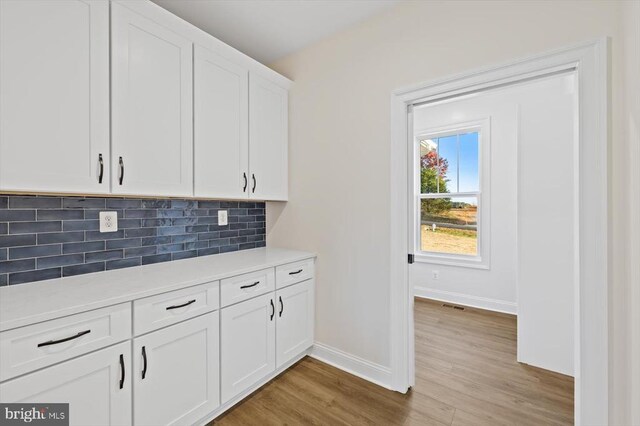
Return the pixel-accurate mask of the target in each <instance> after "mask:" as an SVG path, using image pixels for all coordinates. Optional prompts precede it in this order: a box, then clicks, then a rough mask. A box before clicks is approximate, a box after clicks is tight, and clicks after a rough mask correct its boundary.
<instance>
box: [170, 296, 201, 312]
mask: <svg viewBox="0 0 640 426" xmlns="http://www.w3.org/2000/svg"><path fill="white" fill-rule="evenodd" d="M195 302H196V299H191V300H189V301H188V302H186V303H183V304H182V305H173V306H167V308H166V309H167V311H168V310H170V309H178V308H184V307H185V306H189V305H190V304H192V303H195Z"/></svg>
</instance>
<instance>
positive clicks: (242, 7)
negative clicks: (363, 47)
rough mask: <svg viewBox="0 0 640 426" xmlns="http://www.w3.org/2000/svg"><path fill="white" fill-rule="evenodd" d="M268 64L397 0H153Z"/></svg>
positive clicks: (379, 10)
mask: <svg viewBox="0 0 640 426" xmlns="http://www.w3.org/2000/svg"><path fill="white" fill-rule="evenodd" d="M153 1H154V2H155V3H157V4H158V5H160V6H162V7H163V8H165V9H167V10H169V11H170V12H172V13H174V14H175V15H177V16H179V17H181V18H182V19H184V20H186V21H188V22H190V23H192V24H193V25H195V26H196V27H199V28H200V29H202V30H204V31H206V32H208V33H209V34H211V35H213V36H215V37H216V38H218V39H220V40H222V41H224V42H225V43H227V44H229V45H231V46H233V47H235V48H236V49H238V50H240V51H241V52H244V53H246V54H247V55H249V56H251V57H252V58H254V59H257V60H258V61H260V62H262V63H265V64H269V63H271V62H273V61H275V60H277V59H280V58H282V57H284V56H287V55H288V54H290V53H293V52H295V51H297V50H299V49H301V48H303V47H305V46H307V45H309V44H311V43H314V42H316V41H319V40H321V39H323V38H325V37H327V36H329V35H331V34H334V33H336V32H338V31H340V30H342V29H344V28H347V27H349V26H351V25H353V24H355V23H358V22H360V21H363V20H365V19H366V18H368V17H370V16H373V15H375V14H376V13H378V12H381V11H383V10H384V9H386V8H388V7H390V6H393V5H395V4H397V3H398V2H399V0H153Z"/></svg>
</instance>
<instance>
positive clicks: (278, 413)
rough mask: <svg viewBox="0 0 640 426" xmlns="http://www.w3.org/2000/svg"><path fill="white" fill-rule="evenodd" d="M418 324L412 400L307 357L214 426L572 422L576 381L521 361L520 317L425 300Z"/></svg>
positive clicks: (418, 305) (418, 307)
mask: <svg viewBox="0 0 640 426" xmlns="http://www.w3.org/2000/svg"><path fill="white" fill-rule="evenodd" d="M415 321H416V376H417V377H416V386H415V387H414V388H413V389H411V391H410V392H409V393H408V394H406V395H402V394H400V393H397V392H392V391H389V390H386V389H384V388H381V387H379V386H376V385H373V384H371V383H369V382H367V381H365V380H362V379H360V378H358V377H354V376H352V375H350V374H347V373H345V372H343V371H341V370H338V369H336V368H333V367H331V366H329V365H326V364H324V363H322V362H319V361H317V360H314V359H311V358H305V359H303V360H302V361H301V362H299V363H298V364H296V365H294V366H293V367H291V368H290V369H288V370H287V371H286V372H284V373H283V374H282V375H280V376H279V377H278V378H276V379H275V380H273V381H272V382H270V383H268V384H266V385H265V386H263V387H262V388H260V389H259V390H258V391H256V392H255V393H253V394H252V395H251V396H250V397H248V398H247V399H246V400H245V401H243V402H242V403H240V404H239V405H237V406H236V407H235V408H233V409H232V410H230V411H229V412H227V413H226V414H224V415H223V416H222V417H220V418H219V419H216V420H215V424H216V425H217V424H220V425H285V424H286V425H306V424H316V425H361V424H371V425H457V426H459V425H536V426H538V425H569V424H573V378H571V377H567V376H563V375H561V374H557V373H552V372H549V371H546V370H541V369H539V368H535V367H530V366H527V365H522V364H518V363H517V362H516V319H515V317H514V316H511V315H503V314H495V313H491V312H487V311H482V310H476V309H470V308H466V309H465V310H464V311H461V310H457V309H453V308H446V307H442V303H440V302H433V301H425V300H419V299H417V300H416V310H415Z"/></svg>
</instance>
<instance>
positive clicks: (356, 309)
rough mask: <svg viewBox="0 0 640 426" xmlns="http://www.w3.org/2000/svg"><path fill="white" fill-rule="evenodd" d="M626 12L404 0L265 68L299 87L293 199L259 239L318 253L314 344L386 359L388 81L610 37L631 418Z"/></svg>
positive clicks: (611, 6) (617, 317) (617, 392)
mask: <svg viewBox="0 0 640 426" xmlns="http://www.w3.org/2000/svg"><path fill="white" fill-rule="evenodd" d="M635 9H637V6H636V5H634V4H631V3H628V4H623V3H622V2H615V1H576V2H572V1H554V2H547V1H539V2H531V1H509V2H504V1H498V2H487V1H470V2H447V1H442V2H440V1H430V2H426V1H425V2H408V3H403V4H401V5H399V6H397V7H395V8H393V9H391V10H389V11H387V12H385V13H383V14H381V15H378V16H376V17H374V18H372V19H370V20H368V21H366V22H363V23H361V24H359V25H357V26H354V27H352V28H350V29H348V30H346V31H344V32H342V33H339V34H337V35H335V36H333V37H331V38H328V39H326V40H324V41H322V42H319V43H317V44H315V45H313V46H310V47H308V48H306V49H304V50H302V51H300V52H298V53H296V54H294V55H291V56H289V57H287V58H285V59H283V60H280V61H278V62H277V63H275V64H272V67H273V68H274V69H276V70H277V71H279V72H281V73H283V74H285V75H286V76H288V77H290V78H291V79H293V80H294V81H295V84H294V86H293V90H292V92H291V97H290V184H289V185H290V201H289V202H288V203H287V204H279V203H269V204H268V214H267V218H268V224H267V226H268V230H267V232H268V243H269V244H270V245H275V246H286V247H294V248H300V249H306V250H312V251H315V252H317V253H318V256H319V257H318V267H317V277H318V283H317V314H316V319H317V326H316V339H317V341H319V342H321V343H323V344H326V345H328V346H331V347H334V348H337V349H339V350H341V351H344V352H347V353H349V354H353V355H355V356H358V357H360V358H363V359H365V360H368V361H370V362H372V363H375V364H379V365H380V366H383V367H388V366H389V364H390V346H389V345H390V343H389V342H390V339H389V336H390V333H391V332H392V330H390V329H389V325H388V324H389V316H390V314H389V282H388V281H389V278H388V277H389V259H388V253H389V252H388V245H389V225H390V224H389V205H388V204H389V200H390V194H389V155H388V149H389V148H388V147H389V134H390V128H389V123H390V112H389V103H390V93H391V91H392V90H393V89H396V88H399V87H403V86H407V85H414V84H416V83H419V82H424V81H429V80H432V79H437V78H441V77H444V76H447V75H450V74H455V73H460V72H465V71H467V70H471V69H474V68H478V67H482V66H488V65H493V64H499V63H501V62H505V61H511V60H513V59H515V58H518V57H522V56H526V55H529V54H534V53H542V52H545V51H549V50H552V49H556V48H560V47H564V46H567V45H571V44H573V43H577V42H582V41H586V40H590V39H593V38H596V37H601V36H610V37H611V40H612V44H611V47H612V49H611V56H612V102H611V114H612V124H613V127H612V132H611V140H612V143H611V150H610V152H611V170H612V172H611V186H610V187H611V189H612V191H611V192H612V195H611V217H612V220H615V222H614V223H612V225H613V226H612V233H611V236H612V239H611V242H610V244H611V248H612V250H611V253H612V254H613V255H614V256H612V262H611V270H612V272H611V279H612V286H611V288H612V293H611V295H612V298H611V307H612V309H611V312H612V313H611V323H612V343H613V344H612V352H611V362H612V366H613V372H612V379H614V380H615V382H614V383H613V386H612V398H613V400H612V401H613V402H612V407H611V408H612V409H611V415H612V421H613V422H614V423H616V424H628V423H629V422H628V419H629V418H628V417H627V416H628V412H629V410H628V403H629V402H630V396H629V394H630V393H629V389H630V388H629V382H630V380H629V379H628V376H629V375H628V368H629V367H630V365H631V362H630V360H631V358H630V357H629V355H630V354H629V350H628V347H629V345H627V344H625V341H626V340H627V338H628V336H629V334H628V333H630V330H631V327H630V326H629V317H630V315H631V307H632V304H631V303H628V302H627V301H628V300H630V299H629V297H628V296H629V295H630V290H629V289H630V286H629V285H628V283H629V279H630V278H629V277H630V275H629V272H630V264H631V262H628V261H627V260H628V259H629V257H628V256H629V250H627V248H629V247H630V244H629V235H630V234H629V233H628V232H626V227H627V226H628V224H629V223H630V220H631V218H632V217H633V215H632V214H630V212H629V210H628V207H629V204H628V203H627V202H626V200H628V191H630V187H629V184H628V183H629V179H630V173H629V167H628V166H629V162H628V159H629V153H630V144H629V143H628V138H627V137H628V135H629V131H628V129H629V126H630V125H631V120H630V117H627V116H626V115H625V105H627V104H629V103H630V102H631V101H630V100H629V98H628V97H625V95H624V94H625V92H626V91H627V88H628V87H626V86H625V82H626V84H627V85H629V84H632V83H635V87H636V88H637V81H636V80H634V78H631V77H630V76H629V75H628V74H629V69H630V67H631V66H632V64H631V63H630V62H629V59H627V60H626V61H623V59H622V58H623V57H624V55H623V51H622V49H623V43H622V39H623V36H622V35H623V31H624V33H625V34H627V33H629V31H631V30H627V29H626V28H629V27H631V26H632V25H633V23H634V22H633V20H630V19H628V18H627V16H626V15H628V12H629V11H630V10H635ZM622 21H625V22H626V27H625V26H622ZM629 21H630V22H629ZM626 40H631V41H629V42H628V43H627V44H626V54H627V57H635V56H637V55H638V52H637V49H638V45H637V43H636V41H637V40H635V41H633V40H632V37H627V38H626ZM632 54H633V55H632ZM634 55H635V56H634ZM625 66H626V67H627V68H625ZM625 70H626V71H625ZM626 96H629V95H626ZM625 99H626V100H627V101H628V102H627V104H625ZM629 110H630V108H629ZM636 111H637V109H636ZM637 124H638V123H637V121H636V122H635V125H636V127H635V129H636V132H637ZM623 190H624V191H627V192H626V193H623ZM636 216H637V212H636ZM636 263H637V261H636ZM637 306H638V305H637V304H636V305H635V307H636V310H637ZM636 318H637V317H636ZM613 327H615V328H613ZM636 359H637V358H636Z"/></svg>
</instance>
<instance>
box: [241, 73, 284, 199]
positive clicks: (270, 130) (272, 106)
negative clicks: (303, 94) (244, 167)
mask: <svg viewBox="0 0 640 426" xmlns="http://www.w3.org/2000/svg"><path fill="white" fill-rule="evenodd" d="M288 113H289V112H288V94H287V91H286V90H285V89H283V88H282V87H280V86H277V85H275V84H274V83H272V82H270V81H269V80H267V79H265V78H263V77H260V76H258V75H256V74H251V75H250V76H249V171H250V172H251V179H250V182H249V185H250V187H251V192H250V193H249V197H250V198H253V199H259V200H286V199H287V197H288V163H287V161H288V160H287V158H288V152H287V150H288V124H287V123H288Z"/></svg>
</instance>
